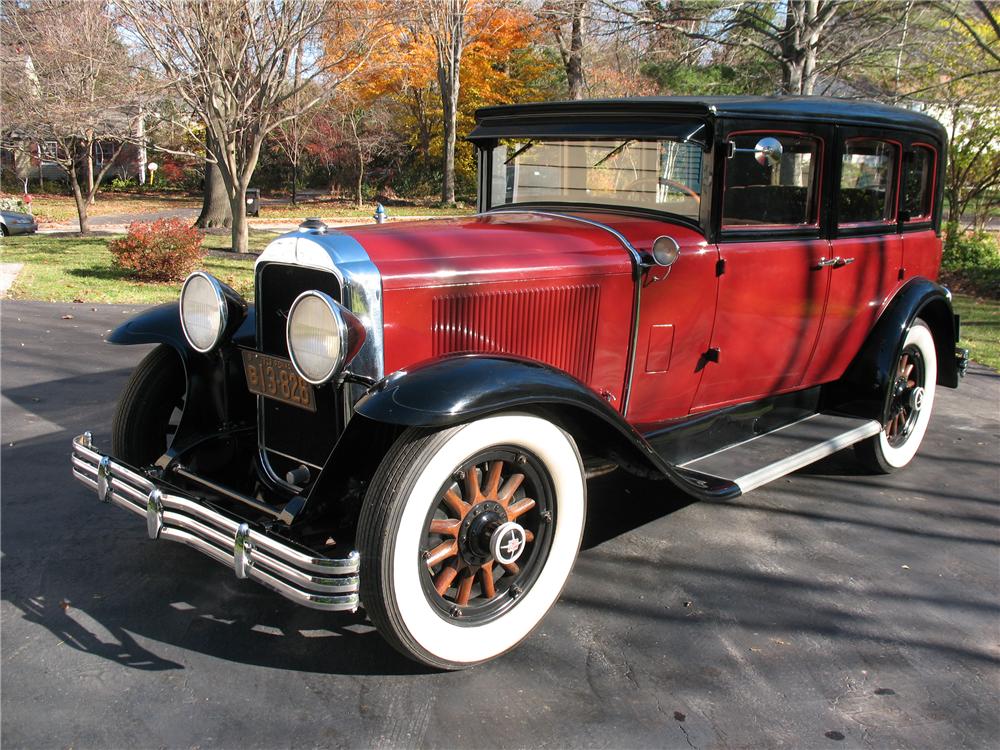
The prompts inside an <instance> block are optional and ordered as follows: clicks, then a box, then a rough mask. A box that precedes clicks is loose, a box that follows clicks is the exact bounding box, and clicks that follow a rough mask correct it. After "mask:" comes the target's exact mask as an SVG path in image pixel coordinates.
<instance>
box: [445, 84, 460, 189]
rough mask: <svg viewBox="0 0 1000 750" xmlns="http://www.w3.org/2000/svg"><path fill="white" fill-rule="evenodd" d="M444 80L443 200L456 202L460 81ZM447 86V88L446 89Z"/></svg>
mask: <svg viewBox="0 0 1000 750" xmlns="http://www.w3.org/2000/svg"><path fill="white" fill-rule="evenodd" d="M444 84H445V82H444V81H442V86H441V99H442V101H443V103H444V179H443V181H442V183H441V202H442V203H443V204H444V205H446V206H452V205H454V204H455V140H456V137H455V135H456V130H457V117H458V81H457V80H456V81H454V82H451V81H449V82H448V84H450V85H447V86H445V85H444ZM446 88H447V90H446Z"/></svg>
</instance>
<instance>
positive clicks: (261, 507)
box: [72, 98, 968, 668]
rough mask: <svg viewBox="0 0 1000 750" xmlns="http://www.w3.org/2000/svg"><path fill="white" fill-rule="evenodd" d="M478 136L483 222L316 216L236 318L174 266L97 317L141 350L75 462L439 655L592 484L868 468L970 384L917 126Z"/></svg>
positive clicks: (729, 125)
mask: <svg viewBox="0 0 1000 750" xmlns="http://www.w3.org/2000/svg"><path fill="white" fill-rule="evenodd" d="M469 138H470V139H471V141H472V143H473V144H475V147H476V150H477V154H478V160H479V161H478V163H479V175H480V178H479V213H477V214H476V215H475V216H469V217H464V218H456V219H444V220H437V221H425V222H401V223H396V222H393V223H387V224H379V225H374V226H367V227H360V228H351V229H347V230H340V231H335V230H332V229H329V228H327V227H326V226H325V225H324V224H323V223H322V222H320V221H316V220H309V221H307V222H305V223H304V224H303V225H302V227H301V230H300V231H298V232H295V233H292V234H289V235H286V236H284V237H281V238H280V239H277V240H275V241H274V242H273V243H272V244H271V245H270V246H269V247H268V248H267V250H266V251H265V252H264V253H263V254H262V255H261V256H260V258H259V259H258V260H257V264H256V270H255V274H256V292H255V294H256V299H255V304H254V305H251V304H248V303H247V302H246V301H244V300H243V299H241V298H240V296H239V295H238V294H236V293H235V292H234V291H233V290H232V289H229V288H228V287H226V286H225V285H224V284H222V283H221V282H220V281H218V280H217V279H214V278H213V277H211V276H209V275H208V274H205V273H201V272H199V273H195V274H193V275H192V276H191V277H190V278H189V279H188V280H187V281H186V282H185V284H184V288H183V291H182V293H181V296H180V300H179V302H178V303H176V304H170V305H165V306H163V307H159V308H154V309H152V310H149V311H147V312H144V313H142V314H141V315H139V316H138V317H137V318H135V319H134V320H131V321H130V322H128V323H126V324H125V325H124V326H122V327H121V328H119V329H118V330H117V331H115V332H114V333H113V334H112V335H111V337H110V341H111V342H112V343H117V344H158V346H157V347H156V348H155V349H153V350H152V352H151V353H150V354H149V355H148V356H147V357H146V358H145V359H144V360H143V361H142V362H141V363H140V364H139V366H138V368H137V369H136V371H135V373H134V374H133V376H132V378H131V380H130V381H129V382H128V384H127V386H126V387H125V390H124V392H123V394H122V397H121V401H120V404H119V407H118V411H117V413H116V415H115V418H114V423H113V425H112V430H111V448H110V452H109V453H107V454H105V453H103V452H101V451H99V450H98V448H97V446H96V443H95V441H94V439H93V438H92V437H91V435H90V434H89V433H87V434H85V435H82V436H80V437H79V438H77V439H76V440H75V441H74V444H73V459H72V461H73V472H74V474H75V476H76V477H77V478H78V479H79V480H80V481H82V482H83V483H84V484H87V485H88V486H90V487H92V488H93V489H95V490H96V492H97V495H98V497H99V498H100V499H101V500H103V501H106V502H111V503H114V504H117V505H120V506H122V507H124V508H126V509H128V510H131V511H133V512H135V513H136V514H138V515H140V516H142V517H143V518H144V519H145V520H146V524H147V531H148V533H149V536H150V537H151V538H154V539H169V540H173V541H177V542H181V543H184V544H187V545H190V546H192V547H194V548H195V549H198V550H200V551H201V552H203V553H205V554H207V555H209V556H210V557H212V558H214V559H215V560H217V561H219V562H221V563H222V564H224V565H227V566H229V567H231V568H232V569H233V570H234V571H235V573H236V575H237V576H238V577H240V578H250V579H253V580H255V581H257V582H259V583H262V584H264V585H265V586H268V587H270V588H271V589H273V590H274V591H276V592H278V593H279V594H282V595H284V596H286V597H288V598H289V599H292V600H293V601H296V602H299V603H301V604H303V605H305V606H309V607H314V608H318V609H323V610H354V609H356V608H358V607H359V606H363V607H364V608H365V610H366V611H367V613H368V616H369V617H370V618H371V620H372V622H373V623H374V624H375V625H376V626H377V628H378V629H379V630H380V631H381V632H382V634H383V635H384V636H385V638H386V639H387V640H388V641H389V642H390V643H391V644H392V645H393V646H395V647H396V648H397V649H399V650H400V651H402V652H403V653H404V654H406V655H408V656H410V657H412V658H414V659H417V660H419V661H421V662H424V663H425V664H429V665H432V666H435V667H442V668H460V667H465V666H468V665H471V664H476V663H479V662H482V661H485V660H488V659H491V658H493V657H495V656H497V655H499V654H502V653H504V652H505V651H507V650H509V649H511V648H513V647H514V646H515V645H517V644H518V643H519V642H520V641H521V640H522V639H524V638H525V637H527V636H528V634H529V633H530V632H531V631H532V629H533V628H534V627H535V626H536V625H537V624H538V623H539V621H540V620H541V618H542V617H543V616H544V615H545V613H546V611H547V610H548V609H549V608H550V607H551V606H552V605H553V604H554V603H555V601H556V600H557V598H558V597H559V594H560V591H561V590H562V588H563V585H564V584H565V583H566V580H567V578H568V576H569V575H570V571H571V569H572V567H573V563H574V559H575V557H576V554H577V551H578V548H579V545H580V539H581V534H582V532H583V528H584V522H585V518H586V495H587V478H588V475H593V474H596V473H599V472H605V471H609V470H611V469H617V470H620V471H627V472H633V473H636V474H640V475H642V476H644V477H658V478H661V479H662V480H663V481H664V484H665V487H664V494H665V495H666V494H667V493H668V492H669V491H670V488H671V487H672V488H677V489H680V490H682V491H684V492H686V493H689V494H691V495H694V496H695V497H698V498H704V499H711V500H725V499H727V498H733V497H736V496H738V495H740V494H742V493H745V492H748V491H750V490H752V489H754V488H755V487H759V486H760V485H762V484H765V483H767V482H769V481H772V480H774V479H776V478H778V477H781V476H784V475H786V474H788V473H790V472H792V471H795V470H796V469H799V468H801V467H803V466H806V465H807V464H809V463H811V462H814V461H816V460H818V459H820V458H822V457H824V456H827V455H829V454H832V453H834V452H836V451H839V450H842V449H844V448H847V447H849V446H854V448H855V449H856V451H857V455H858V457H859V459H860V460H861V462H862V463H864V464H866V465H867V466H868V467H869V468H870V469H873V470H875V471H878V472H889V471H892V470H894V469H898V468H901V467H903V466H905V465H906V464H907V463H909V462H910V460H911V459H912V458H913V456H914V454H915V453H916V451H917V449H918V447H919V445H920V442H921V439H922V438H923V436H924V432H925V430H926V429H927V425H928V422H929V420H930V416H931V410H932V407H933V404H934V395H935V391H936V388H937V386H939V385H940V386H945V387H950V388H953V387H955V386H957V384H958V380H959V376H960V375H961V374H962V373H963V372H964V368H965V365H966V363H967V359H968V355H967V353H966V352H964V351H962V350H958V349H956V341H957V335H958V321H957V318H956V316H955V315H954V314H953V313H952V307H951V295H950V294H949V292H948V290H947V289H945V288H943V287H941V286H939V285H938V284H937V283H935V278H936V276H937V272H938V265H939V262H940V258H941V241H940V220H941V194H942V187H941V174H942V170H943V162H944V155H945V133H944V131H943V130H942V128H941V126H940V125H939V124H938V123H937V122H936V121H934V120H933V119H931V118H929V117H926V116H924V115H920V114H916V113H914V112H910V111H907V110H903V109H896V108H892V107H888V106H883V105H879V104H873V103H858V102H845V101H838V100H831V99H819V98H652V99H634V100H608V101H584V102H564V103H552V104H531V105H524V106H505V107H494V108H488V109H484V110H482V111H480V112H479V113H478V116H477V125H476V127H475V129H474V130H473V131H472V133H471V134H470V135H469ZM845 481H849V480H845Z"/></svg>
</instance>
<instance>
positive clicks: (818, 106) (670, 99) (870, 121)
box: [469, 96, 946, 142]
mask: <svg viewBox="0 0 1000 750" xmlns="http://www.w3.org/2000/svg"><path fill="white" fill-rule="evenodd" d="M664 115H666V116H674V117H681V116H689V117H699V118H719V117H738V118H745V119H756V120H786V121H787V120H797V121H818V122H832V123H838V124H852V125H868V126H880V127H888V128H901V129H905V130H919V131H921V132H924V133H929V134H931V135H934V136H935V137H936V138H938V140H940V141H941V142H944V141H945V137H946V133H945V130H944V127H942V125H941V123H939V122H938V121H937V120H935V119H934V118H933V117H928V116H927V115H924V114H921V113H919V112H915V111H913V110H910V109H904V108H902V107H892V106H890V105H888V104H881V103H879V102H873V101H865V100H856V99H835V98H832V97H822V96H644V97H632V98H623V99H585V100H580V101H558V102H532V103H528V104H505V105H500V106H494V107H483V108H482V109H479V110H477V111H476V123H477V126H476V128H475V129H474V130H473V131H472V133H470V134H469V138H470V139H471V140H476V139H479V138H491V137H493V138H495V137H497V136H498V134H499V133H500V132H501V131H502V130H503V129H504V127H505V126H516V125H518V124H519V123H525V122H539V121H542V120H545V121H548V122H550V123H551V122H552V120H553V119H554V118H556V117H559V116H573V117H574V118H586V119H589V120H593V119H602V118H605V117H611V118H613V119H615V120H616V121H618V122H619V123H621V124H622V126H623V130H624V125H625V122H626V121H627V119H628V118H629V117H637V118H648V117H651V116H664ZM620 132H621V131H620Z"/></svg>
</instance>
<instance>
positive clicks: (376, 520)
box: [358, 414, 585, 669]
mask: <svg viewBox="0 0 1000 750" xmlns="http://www.w3.org/2000/svg"><path fill="white" fill-rule="evenodd" d="M584 516H585V485H584V479H583V469H582V464H581V461H580V456H579V453H578V452H577V449H576V445H575V443H574V442H573V439H572V438H571V437H570V436H569V435H568V434H566V433H565V432H563V430H561V429H560V428H559V427H557V426H556V425H554V424H552V423H551V422H548V421H546V420H544V419H541V418H539V417H535V416H530V415H525V414H503V415H498V416H493V417H486V418H484V419H480V420H477V421H475V422H472V423H469V424H466V425H461V426H458V427H452V428H447V429H444V430H427V429H418V428H411V429H410V430H407V431H406V432H405V433H403V435H402V436H400V438H399V440H398V441H397V442H396V443H395V444H394V445H393V447H392V449H390V451H389V452H388V453H387V454H386V457H385V459H384V460H383V462H382V464H381V466H380V468H379V470H378V472H377V473H376V475H375V477H374V479H373V480H372V483H371V486H370V487H369V489H368V492H367V494H366V496H365V502H364V507H363V509H362V512H361V518H360V521H359V527H358V548H359V552H360V553H361V600H362V603H363V605H364V607H365V609H366V610H367V612H368V615H369V617H371V620H372V622H373V623H374V624H375V626H376V627H377V628H378V630H379V631H380V632H381V633H382V635H383V636H384V637H385V638H386V640H388V641H389V643H391V644H392V645H393V646H394V647H395V648H396V649H398V650H399V651H401V652H402V653H404V654H406V655H407V656H409V657H411V658H413V659H416V660H417V661H420V662H423V663H424V664H428V665H430V666H434V667H439V668H445V669H460V668H462V667H467V666H471V665H473V664H477V663H480V662H483V661H486V660H488V659H492V658H494V657H496V656H498V655H500V654H502V653H504V652H505V651H508V650H509V649H511V648H513V647H514V646H516V645H517V644H518V643H519V642H520V641H521V640H522V639H524V638H525V637H526V636H527V635H528V634H529V633H530V632H531V631H532V630H533V629H534V627H535V626H536V625H537V624H538V623H539V621H541V619H542V617H544V615H545V613H546V612H547V611H548V610H549V608H550V607H551V606H552V605H553V604H554V603H555V601H556V599H557V598H558V597H559V593H560V592H561V591H562V588H563V585H564V584H565V582H566V579H567V578H568V576H569V573H570V570H571V569H572V567H573V562H574V561H575V559H576V554H577V551H578V550H579V546H580V539H581V536H582V533H583V522H584Z"/></svg>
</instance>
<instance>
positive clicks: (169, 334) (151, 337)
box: [107, 302, 257, 362]
mask: <svg viewBox="0 0 1000 750" xmlns="http://www.w3.org/2000/svg"><path fill="white" fill-rule="evenodd" d="M256 326H257V323H256V315H255V309H254V306H253V305H248V306H247V314H246V318H244V320H243V322H242V323H241V324H240V326H239V328H237V329H236V333H234V334H233V338H232V343H233V344H236V345H237V346H247V347H253V346H254V344H255V341H256V338H257V335H256V330H257V327H256ZM107 341H108V343H111V344H119V345H123V346H132V345H135V344H167V345H168V346H171V347H173V348H174V349H175V350H177V353H178V354H180V356H181V359H183V360H184V361H185V362H187V361H188V360H189V359H190V358H191V357H192V356H198V354H197V352H195V351H194V350H193V349H192V348H191V347H190V346H189V345H188V342H187V339H186V338H185V337H184V329H183V328H182V327H181V307H180V303H179V302H167V303H165V304H163V305H157V306H156V307H151V308H149V309H148V310H145V311H143V312H141V313H139V314H138V315H136V316H135V317H134V318H130V319H129V320H128V321H126V322H125V323H123V324H122V325H120V326H118V327H117V328H116V329H115V330H114V331H112V332H111V335H110V336H108V338H107Z"/></svg>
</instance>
